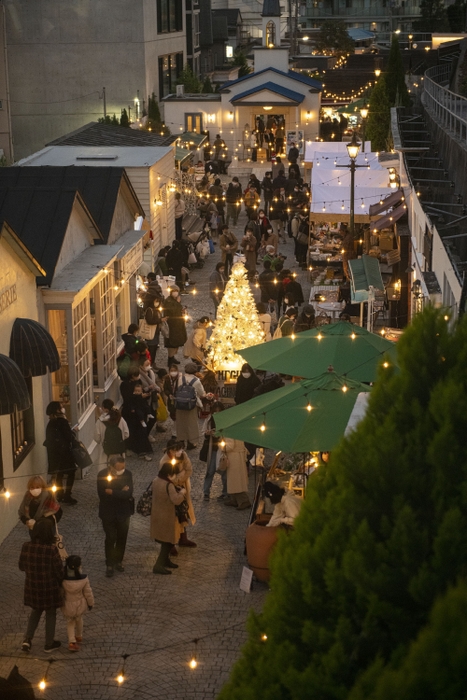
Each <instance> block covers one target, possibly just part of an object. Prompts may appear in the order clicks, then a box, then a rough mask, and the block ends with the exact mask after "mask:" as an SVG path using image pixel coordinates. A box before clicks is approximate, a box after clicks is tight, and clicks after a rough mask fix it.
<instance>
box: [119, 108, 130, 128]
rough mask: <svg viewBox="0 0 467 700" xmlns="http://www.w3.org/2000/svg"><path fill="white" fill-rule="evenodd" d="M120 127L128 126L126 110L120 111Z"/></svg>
mask: <svg viewBox="0 0 467 700" xmlns="http://www.w3.org/2000/svg"><path fill="white" fill-rule="evenodd" d="M120 126H130V120H129V119H128V112H127V111H126V109H122V116H121V117H120Z"/></svg>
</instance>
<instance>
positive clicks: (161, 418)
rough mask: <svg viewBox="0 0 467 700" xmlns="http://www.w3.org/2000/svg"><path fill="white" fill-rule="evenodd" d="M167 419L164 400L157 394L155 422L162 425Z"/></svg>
mask: <svg viewBox="0 0 467 700" xmlns="http://www.w3.org/2000/svg"><path fill="white" fill-rule="evenodd" d="M168 417H169V413H168V411H167V406H166V405H165V403H164V399H163V398H162V396H161V395H160V394H159V395H158V397H157V411H156V421H157V422H158V423H164V422H165V421H166V420H167V418H168Z"/></svg>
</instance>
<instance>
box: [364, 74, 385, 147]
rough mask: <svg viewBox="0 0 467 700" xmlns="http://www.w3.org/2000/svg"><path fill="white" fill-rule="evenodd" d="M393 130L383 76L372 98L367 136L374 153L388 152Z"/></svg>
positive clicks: (373, 91)
mask: <svg viewBox="0 0 467 700" xmlns="http://www.w3.org/2000/svg"><path fill="white" fill-rule="evenodd" d="M390 130H391V110H390V105H389V100H388V94H387V89H386V76H385V75H382V76H381V77H380V78H379V80H378V82H377V83H376V85H375V87H374V88H373V90H372V92H371V96H370V104H369V109H368V122H367V126H366V136H367V137H368V139H369V140H370V141H371V148H372V150H373V151H387V150H388V139H389V135H390Z"/></svg>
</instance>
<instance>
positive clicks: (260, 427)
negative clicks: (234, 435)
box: [259, 413, 266, 433]
mask: <svg viewBox="0 0 467 700" xmlns="http://www.w3.org/2000/svg"><path fill="white" fill-rule="evenodd" d="M265 418H266V414H265V413H263V422H262V423H261V425H260V426H259V429H260V430H261V432H262V433H264V431H265V430H266V424H265V422H264V419H265Z"/></svg>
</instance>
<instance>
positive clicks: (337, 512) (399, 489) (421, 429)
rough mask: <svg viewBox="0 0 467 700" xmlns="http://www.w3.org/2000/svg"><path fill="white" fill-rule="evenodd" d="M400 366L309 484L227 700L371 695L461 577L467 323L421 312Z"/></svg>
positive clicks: (466, 506) (466, 485) (466, 502)
mask: <svg viewBox="0 0 467 700" xmlns="http://www.w3.org/2000/svg"><path fill="white" fill-rule="evenodd" d="M398 364H399V371H398V372H396V371H393V370H392V369H391V368H388V369H386V370H383V369H382V370H381V373H380V375H379V377H378V381H377V382H376V385H375V387H374V389H373V391H372V394H371V396H370V401H369V406H368V410H367V414H366V416H365V418H364V419H363V420H362V421H361V422H360V424H359V425H358V427H357V429H356V430H355V431H354V432H353V433H351V434H350V435H349V436H348V437H346V438H345V439H343V440H342V442H341V444H340V446H339V447H338V448H337V449H336V450H335V451H334V453H333V454H332V456H331V460H330V462H329V464H328V466H326V467H324V468H323V467H320V468H319V469H318V471H317V473H315V474H314V475H313V476H312V477H311V478H310V480H309V482H308V488H307V495H306V500H305V503H304V504H303V507H302V509H301V512H300V515H299V516H298V518H297V520H296V521H295V523H296V524H295V529H294V530H293V532H291V533H289V534H286V535H282V536H280V537H279V543H278V545H277V548H276V550H275V554H274V555H273V557H272V578H271V583H270V585H271V592H270V593H269V595H268V598H267V600H266V603H265V606H264V611H263V613H262V614H261V615H252V616H251V618H250V625H249V632H250V633H249V640H248V642H247V644H246V646H245V648H244V650H243V655H242V657H241V659H240V661H239V662H238V663H237V664H236V666H235V667H234V670H233V673H232V676H231V679H230V681H229V682H228V683H227V685H226V686H225V687H224V688H223V690H222V691H221V694H220V696H219V697H220V700H253V699H255V700H256V699H257V698H259V697H261V698H267V699H268V700H285V699H287V700H303V698H313V700H344V699H347V698H352V700H353V697H352V689H353V688H355V692H357V688H358V687H359V686H360V682H361V681H362V680H363V679H364V678H366V679H367V682H366V684H365V688H366V689H367V690H368V689H370V690H371V687H370V686H371V683H370V682H368V681H372V682H373V687H374V682H375V679H376V678H377V676H378V673H379V672H380V671H381V670H382V669H383V667H384V665H385V664H387V663H388V662H392V663H397V662H398V661H399V663H400V660H401V659H403V658H404V656H405V655H406V654H407V650H408V649H409V647H410V644H411V643H412V642H413V640H415V639H416V637H417V635H418V634H419V632H420V631H421V629H422V628H423V627H424V626H425V625H426V624H427V623H428V620H429V615H430V611H431V608H432V606H433V604H434V602H435V601H436V599H437V598H439V597H440V596H442V595H444V594H445V593H446V592H447V590H448V589H449V588H450V587H451V586H453V585H454V584H455V583H456V582H457V580H458V579H459V577H465V575H466V573H467V550H466V547H465V542H466V541H467V518H466V517H465V513H466V511H467V442H466V440H465V425H466V418H465V417H466V415H467V390H466V389H467V321H466V320H462V321H461V322H459V323H458V324H457V325H456V326H455V328H454V330H453V331H452V332H450V330H449V327H448V324H447V323H446V321H445V320H444V318H443V314H442V313H440V312H439V311H436V310H434V309H431V308H430V309H428V310H426V311H425V312H424V313H423V314H420V315H418V316H417V317H416V318H415V319H414V321H413V324H412V325H411V326H410V327H408V328H407V329H406V331H405V333H404V335H403V337H402V338H401V340H400V341H399V343H398ZM263 634H265V635H266V636H267V639H266V640H265V641H264V642H263V641H262V640H261V635H263ZM370 671H371V672H372V673H371V672H370ZM365 673H367V674H370V676H369V677H367V676H364V675H363V674H365ZM356 697H361V693H360V695H359V696H356ZM392 697H397V694H396V695H395V696H392ZM405 697H410V698H411V699H412V698H415V697H423V698H425V697H426V696H425V695H422V694H421V695H416V694H414V695H408V696H405ZM428 697H430V700H431V698H433V697H435V696H434V695H431V696H430V695H429V696H428ZM436 697H437V698H439V697H440V695H437V696H436ZM442 697H451V696H444V695H443V696H442Z"/></svg>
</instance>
